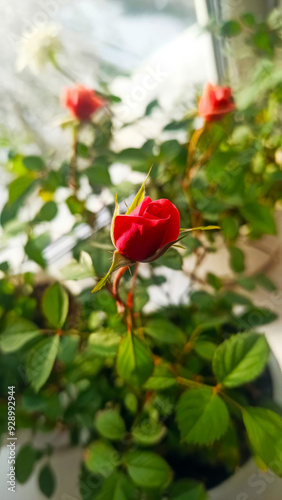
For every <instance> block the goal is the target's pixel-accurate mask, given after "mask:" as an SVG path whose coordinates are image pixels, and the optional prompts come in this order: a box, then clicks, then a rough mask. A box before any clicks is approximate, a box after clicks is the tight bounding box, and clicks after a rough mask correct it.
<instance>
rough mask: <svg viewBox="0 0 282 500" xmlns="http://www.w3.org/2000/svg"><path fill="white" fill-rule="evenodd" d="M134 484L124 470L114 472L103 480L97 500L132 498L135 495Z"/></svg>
mask: <svg viewBox="0 0 282 500" xmlns="http://www.w3.org/2000/svg"><path fill="white" fill-rule="evenodd" d="M134 491H135V488H134V485H133V484H132V483H131V482H130V480H129V479H128V478H127V477H126V476H125V475H124V474H123V473H122V472H113V474H111V475H110V476H109V477H106V478H105V479H104V481H103V484H102V487H101V490H100V492H99V493H98V495H97V497H95V498H96V499H97V500H130V499H131V498H133V497H134Z"/></svg>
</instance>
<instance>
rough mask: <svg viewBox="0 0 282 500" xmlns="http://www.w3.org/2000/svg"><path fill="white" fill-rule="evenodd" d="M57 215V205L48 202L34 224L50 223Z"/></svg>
mask: <svg viewBox="0 0 282 500" xmlns="http://www.w3.org/2000/svg"><path fill="white" fill-rule="evenodd" d="M57 213H58V207H57V205H56V203H55V202H54V201H47V203H45V204H44V205H43V207H41V209H40V210H39V212H38V214H37V215H36V216H35V218H34V222H45V221H47V222H49V221H50V220H52V219H54V217H56V215H57Z"/></svg>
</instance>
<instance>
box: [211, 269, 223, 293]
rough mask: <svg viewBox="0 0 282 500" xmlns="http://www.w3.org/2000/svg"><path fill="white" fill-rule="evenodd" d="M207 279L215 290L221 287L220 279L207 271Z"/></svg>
mask: <svg viewBox="0 0 282 500" xmlns="http://www.w3.org/2000/svg"><path fill="white" fill-rule="evenodd" d="M207 280H208V283H209V285H210V286H212V287H213V288H214V289H215V290H220V288H221V287H222V281H221V279H220V278H219V277H218V276H216V275H215V274H213V273H207Z"/></svg>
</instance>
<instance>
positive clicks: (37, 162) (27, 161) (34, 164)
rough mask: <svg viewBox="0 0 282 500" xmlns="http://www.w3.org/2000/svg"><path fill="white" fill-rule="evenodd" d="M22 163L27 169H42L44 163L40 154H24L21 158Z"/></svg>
mask: <svg viewBox="0 0 282 500" xmlns="http://www.w3.org/2000/svg"><path fill="white" fill-rule="evenodd" d="M23 164H24V166H25V167H26V168H27V169H28V170H34V171H38V170H43V168H44V166H45V164H44V161H43V160H42V158H41V157H40V156H26V157H25V158H23Z"/></svg>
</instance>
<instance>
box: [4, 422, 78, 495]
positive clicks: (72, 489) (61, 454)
mask: <svg viewBox="0 0 282 500" xmlns="http://www.w3.org/2000/svg"><path fill="white" fill-rule="evenodd" d="M16 436H17V450H19V449H20V447H21V446H22V445H23V444H26V443H32V445H33V446H34V447H35V448H38V449H40V448H43V447H45V446H46V445H51V446H52V447H53V448H54V452H53V453H52V455H51V457H50V461H49V463H50V465H51V468H52V470H53V471H54V473H55V476H56V490H55V493H54V495H53V496H52V500H80V498H81V496H80V494H79V473H80V463H81V461H82V457H83V449H82V448H81V447H70V446H69V444H68V441H69V440H68V434H67V433H66V432H63V431H60V430H56V431H53V432H50V433H48V434H43V433H38V434H36V435H34V436H33V435H32V432H31V431H30V430H20V431H18V432H16ZM8 455H9V451H8V448H7V447H6V438H5V437H4V438H3V441H2V448H1V449H0V471H1V474H0V491H1V500H11V499H12V498H13V499H15V500H46V496H44V495H43V494H42V493H41V492H40V490H39V486H38V474H39V471H40V468H41V467H42V466H43V465H44V464H45V463H46V462H47V460H46V457H44V458H42V459H41V460H39V461H38V463H37V464H36V466H35V468H34V470H33V472H32V474H31V477H30V479H29V480H28V481H27V482H26V483H24V484H19V483H17V482H16V493H12V492H10V491H8V485H7V483H6V481H7V476H6V474H7V472H8V467H9V466H8Z"/></svg>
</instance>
